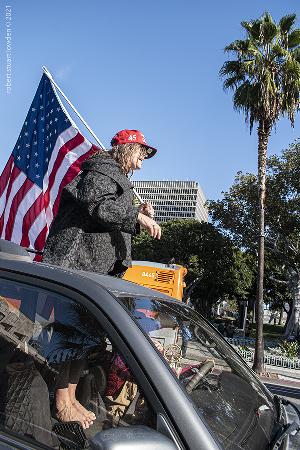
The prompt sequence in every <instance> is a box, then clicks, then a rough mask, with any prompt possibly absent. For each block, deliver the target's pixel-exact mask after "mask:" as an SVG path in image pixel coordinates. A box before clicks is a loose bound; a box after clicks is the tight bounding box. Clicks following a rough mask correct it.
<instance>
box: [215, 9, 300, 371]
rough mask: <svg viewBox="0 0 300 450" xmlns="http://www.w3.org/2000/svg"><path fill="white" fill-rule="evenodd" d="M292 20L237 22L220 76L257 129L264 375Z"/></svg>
mask: <svg viewBox="0 0 300 450" xmlns="http://www.w3.org/2000/svg"><path fill="white" fill-rule="evenodd" d="M295 21H296V15H295V14H291V15H287V16H284V17H282V19H280V21H279V23H278V24H276V23H275V22H274V21H273V19H272V17H271V15H270V14H269V13H267V12H266V13H264V14H263V15H262V16H261V17H260V18H259V19H256V20H251V21H249V22H242V23H241V25H242V27H243V28H244V30H245V31H246V39H244V40H236V41H234V42H232V43H231V44H230V45H228V46H227V47H226V48H225V51H226V52H230V53H231V54H233V55H234V59H231V60H229V61H226V62H225V63H224V64H223V66H222V68H221V70H220V76H221V77H222V78H224V84H223V86H224V89H225V90H228V89H231V90H232V91H233V105H234V108H235V109H236V110H238V111H241V112H243V113H244V115H245V119H246V122H248V123H249V125H250V133H251V131H252V129H253V126H254V124H257V134H258V187H259V189H258V207H259V232H258V280H257V301H256V320H257V328H256V345H255V359H254V366H253V369H254V370H255V371H256V372H263V371H264V341H263V279H264V230H265V223H264V216H265V197H266V159H267V148H268V142H269V137H270V134H271V131H272V128H273V127H274V126H275V124H276V122H277V121H278V120H279V118H280V117H282V116H287V117H288V118H289V120H290V122H291V125H292V126H293V125H294V116H295V113H296V111H297V110H298V109H299V94H300V29H295V28H294V25H295Z"/></svg>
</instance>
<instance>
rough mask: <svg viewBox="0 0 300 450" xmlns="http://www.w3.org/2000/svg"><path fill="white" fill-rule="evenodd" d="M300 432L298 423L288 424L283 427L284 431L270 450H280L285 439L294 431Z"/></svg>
mask: <svg viewBox="0 0 300 450" xmlns="http://www.w3.org/2000/svg"><path fill="white" fill-rule="evenodd" d="M299 430H300V427H299V425H298V424H297V423H296V422H292V423H288V424H286V425H283V427H282V429H281V430H279V431H278V432H277V433H276V435H275V438H274V441H273V442H272V444H271V447H270V450H278V449H279V447H280V446H281V444H282V441H283V439H284V438H285V437H286V436H288V435H289V434H291V433H293V432H294V431H296V432H298V431H299Z"/></svg>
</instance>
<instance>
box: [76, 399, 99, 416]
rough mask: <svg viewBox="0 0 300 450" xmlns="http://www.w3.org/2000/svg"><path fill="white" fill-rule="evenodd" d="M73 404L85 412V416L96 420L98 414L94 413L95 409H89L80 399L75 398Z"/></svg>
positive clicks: (82, 412) (81, 411)
mask: <svg viewBox="0 0 300 450" xmlns="http://www.w3.org/2000/svg"><path fill="white" fill-rule="evenodd" d="M72 405H73V406H74V408H76V409H77V410H78V411H79V412H80V413H81V414H83V415H84V416H85V417H87V418H88V419H90V420H92V421H93V420H96V416H95V414H94V413H93V411H89V410H88V409H86V408H85V407H84V406H83V405H82V404H81V403H80V402H79V401H78V400H76V399H75V400H73V401H72Z"/></svg>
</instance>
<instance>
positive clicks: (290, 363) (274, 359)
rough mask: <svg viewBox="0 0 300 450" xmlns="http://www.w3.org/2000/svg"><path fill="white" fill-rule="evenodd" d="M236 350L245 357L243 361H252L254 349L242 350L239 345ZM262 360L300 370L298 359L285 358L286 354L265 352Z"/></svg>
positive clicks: (266, 362)
mask: <svg viewBox="0 0 300 450" xmlns="http://www.w3.org/2000/svg"><path fill="white" fill-rule="evenodd" d="M237 351H238V353H239V354H240V355H241V356H242V357H243V358H244V359H245V361H248V362H253V361H254V351H251V350H243V349H241V348H239V347H238V348H237ZM264 360H265V364H267V365H269V366H276V367H283V368H285V369H296V370H300V359H298V358H295V359H290V358H287V357H286V356H280V355H270V354H265V357H264Z"/></svg>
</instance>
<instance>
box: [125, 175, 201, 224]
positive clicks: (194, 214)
mask: <svg viewBox="0 0 300 450" xmlns="http://www.w3.org/2000/svg"><path fill="white" fill-rule="evenodd" d="M133 185H134V187H135V189H136V191H137V193H138V194H139V195H140V196H141V198H142V199H143V201H145V202H150V203H151V204H152V205H153V208H154V211H155V220H156V221H157V222H166V221H167V220H173V219H196V220H199V222H207V218H208V211H207V209H206V208H205V207H204V203H205V201H206V199H205V196H204V193H203V191H202V189H201V187H200V186H199V184H198V183H197V182H196V181H133Z"/></svg>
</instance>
